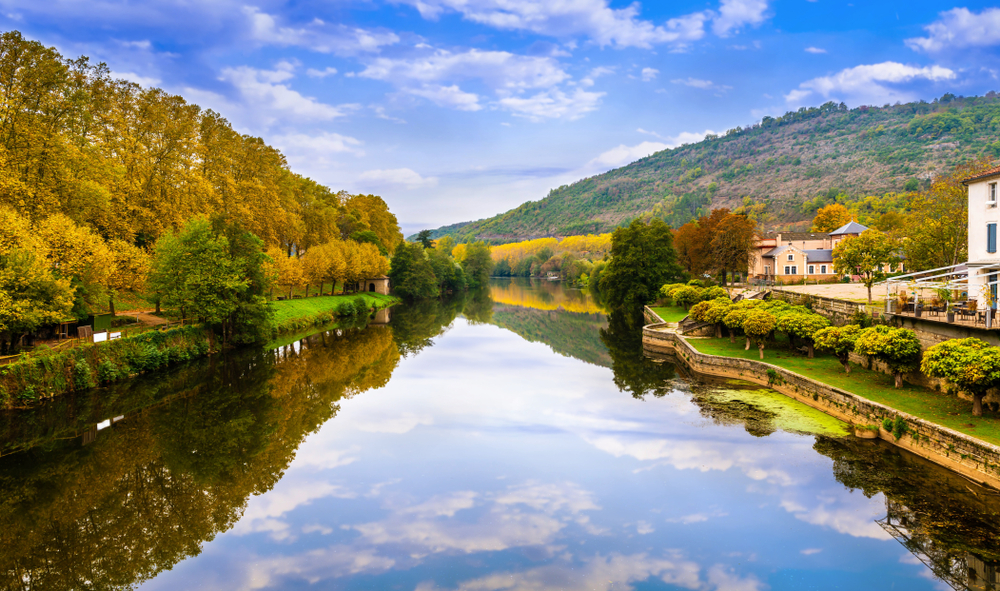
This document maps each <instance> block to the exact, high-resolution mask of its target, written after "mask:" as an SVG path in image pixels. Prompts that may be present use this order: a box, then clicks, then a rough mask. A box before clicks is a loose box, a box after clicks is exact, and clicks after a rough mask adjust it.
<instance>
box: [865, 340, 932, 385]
mask: <svg viewBox="0 0 1000 591" xmlns="http://www.w3.org/2000/svg"><path fill="white" fill-rule="evenodd" d="M854 352H855V353H857V354H858V355H865V356H867V357H868V358H869V359H870V358H873V357H874V358H875V359H878V360H880V361H883V362H884V363H885V364H886V365H887V366H889V370H890V371H892V375H893V377H894V378H895V380H896V387H897V388H902V387H903V374H904V373H906V372H908V371H913V370H915V369H917V368H918V367H919V366H920V341H919V340H918V339H917V335H916V333H914V332H913V331H912V330H909V329H906V328H893V327H890V326H873V327H871V328H866V329H864V330H862V331H861V334H859V335H858V339H857V341H856V342H855V344H854Z"/></svg>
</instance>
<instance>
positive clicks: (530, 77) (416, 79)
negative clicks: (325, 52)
mask: <svg viewBox="0 0 1000 591" xmlns="http://www.w3.org/2000/svg"><path fill="white" fill-rule="evenodd" d="M358 75H359V76H361V77H363V78H371V79H374V80H383V81H388V82H393V83H396V84H404V85H405V84H410V83H419V84H428V83H440V82H442V81H453V80H456V79H466V80H468V79H480V80H482V81H483V82H485V83H486V84H488V85H490V86H491V87H492V88H494V89H508V90H517V89H531V88H549V87H551V86H554V85H556V84H559V83H561V82H563V81H565V80H567V79H568V78H569V74H567V73H566V72H565V71H563V69H562V67H561V66H560V65H559V62H557V61H556V60H555V59H553V58H551V57H539V56H525V55H516V54H513V53H509V52H506V51H480V50H478V49H470V50H468V51H464V52H451V51H446V50H438V51H435V52H434V53H433V54H431V55H427V56H421V57H413V58H384V57H382V58H376V59H374V60H371V61H369V62H367V67H366V68H365V69H364V70H363V71H362V72H361V73H359V74H358Z"/></svg>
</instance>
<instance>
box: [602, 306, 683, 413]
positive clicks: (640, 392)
mask: <svg viewBox="0 0 1000 591" xmlns="http://www.w3.org/2000/svg"><path fill="white" fill-rule="evenodd" d="M641 327H642V323H641V320H640V319H636V318H629V317H625V316H624V315H622V314H618V313H613V314H611V315H610V316H608V327H607V328H602V329H601V341H602V342H603V343H604V345H605V346H606V347H607V348H608V353H609V354H610V355H611V370H612V371H613V372H614V374H615V377H614V380H615V385H616V386H618V389H619V390H621V391H622V392H629V393H630V394H632V396H634V397H635V398H642V397H643V396H645V395H646V394H653V395H654V396H663V395H664V394H666V393H667V392H669V391H670V389H671V388H670V385H669V384H668V380H671V379H673V377H674V366H673V365H672V364H669V363H657V362H655V361H653V360H652V359H650V358H648V357H646V356H645V355H644V354H643V351H642V329H641Z"/></svg>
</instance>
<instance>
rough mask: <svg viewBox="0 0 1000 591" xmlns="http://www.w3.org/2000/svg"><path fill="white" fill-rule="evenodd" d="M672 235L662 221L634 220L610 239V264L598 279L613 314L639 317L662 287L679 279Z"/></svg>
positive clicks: (678, 266) (679, 274)
mask: <svg viewBox="0 0 1000 591" xmlns="http://www.w3.org/2000/svg"><path fill="white" fill-rule="evenodd" d="M682 274H683V270H682V269H681V267H680V265H678V264H677V253H676V252H675V251H674V247H673V233H672V232H671V230H670V227H669V226H667V225H666V224H665V223H664V222H663V221H662V220H660V219H658V218H654V219H653V220H651V221H650V223H649V224H648V225H647V224H644V223H642V221H640V220H635V221H633V222H632V223H631V224H629V225H628V226H626V227H623V228H618V229H617V230H615V231H614V234H612V236H611V261H610V262H609V263H608V264H607V267H605V269H604V271H603V273H601V276H600V282H601V285H600V291H601V294H602V296H603V297H604V299H605V301H606V302H607V304H608V306H609V308H610V309H612V310H619V311H622V312H627V313H628V314H632V315H635V314H638V312H639V311H640V310H641V308H642V306H644V305H645V304H647V303H649V302H651V301H653V300H654V299H655V298H656V294H657V293H658V292H659V288H660V286H661V285H663V284H664V283H667V282H668V281H670V280H672V279H674V278H677V277H680V276H681V275H682Z"/></svg>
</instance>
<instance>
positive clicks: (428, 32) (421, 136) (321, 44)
mask: <svg viewBox="0 0 1000 591" xmlns="http://www.w3.org/2000/svg"><path fill="white" fill-rule="evenodd" d="M0 26H2V28H3V29H4V30H14V29H16V30H19V31H21V32H22V33H23V34H24V35H25V36H27V37H29V38H31V39H35V40H38V41H40V42H42V43H44V44H45V45H49V46H54V47H56V48H57V49H58V50H59V51H60V52H61V53H62V54H63V55H64V56H66V57H77V56H80V55H86V56H88V57H90V58H91V60H92V61H95V62H99V61H101V62H105V63H107V64H108V66H109V67H110V68H111V70H112V72H114V73H115V74H116V75H117V76H118V77H122V78H127V79H129V80H132V81H134V82H136V83H139V84H142V85H146V86H157V87H160V88H163V89H165V90H167V91H169V92H172V93H176V94H180V95H182V96H184V97H185V98H186V99H187V100H188V101H190V102H192V103H195V104H198V105H200V106H201V107H203V108H211V109H214V110H215V111H218V112H219V113H221V114H222V115H223V116H225V117H226V118H227V119H229V121H230V122H231V123H232V124H233V126H234V127H235V128H236V129H237V130H239V131H240V132H242V133H247V134H251V135H254V136H259V137H262V138H263V139H264V140H265V141H266V142H268V143H269V144H271V145H273V146H276V147H278V148H279V149H281V150H282V152H283V153H284V154H285V155H286V157H287V158H288V161H289V165H290V166H291V168H292V170H294V171H295V172H298V173H301V174H304V175H306V176H309V177H311V178H313V179H315V180H316V181H318V182H321V183H323V184H325V185H327V186H329V187H330V188H332V189H333V190H335V191H338V190H341V189H344V190H347V191H350V192H352V193H375V194H378V195H381V196H382V197H383V198H384V199H385V200H386V202H387V203H388V204H389V207H390V209H391V210H392V211H393V212H394V213H396V215H397V217H398V218H399V221H400V224H401V226H402V227H403V230H404V232H406V233H407V234H408V235H409V234H410V233H412V232H415V231H417V230H420V229H423V228H434V227H438V226H440V225H445V224H451V223H456V222H461V221H468V220H473V219H480V218H484V217H489V216H492V215H495V214H497V213H501V212H503V211H506V210H508V209H510V208H513V207H516V206H517V205H519V204H521V203H523V202H525V201H537V200H539V199H541V198H543V197H545V196H546V194H548V192H549V191H550V190H551V189H554V188H557V187H559V186H561V185H564V184H570V183H572V182H574V181H576V180H579V179H581V178H586V177H588V176H592V175H594V174H599V173H601V172H604V171H607V170H610V169H612V168H617V167H619V166H622V165H625V164H628V163H630V162H633V161H635V160H637V159H638V158H641V157H643V156H646V155H648V154H651V153H653V152H656V151H659V150H663V149H666V148H671V147H676V146H679V145H681V144H684V143H690V142H695V141H698V140H699V139H701V138H702V137H704V135H705V134H706V133H713V132H716V133H718V132H725V131H726V130H727V129H730V128H733V127H736V126H737V125H748V124H751V123H754V122H756V121H759V120H760V119H761V118H762V117H764V116H766V115H772V116H774V115H781V114H783V113H785V112H787V111H789V110H795V109H798V108H799V107H802V106H818V105H820V104H822V103H824V102H826V101H829V100H833V101H837V102H840V101H843V102H846V103H847V104H848V106H850V107H856V106H858V105H863V104H868V105H871V104H876V105H882V104H886V103H895V102H896V101H903V102H906V101H910V100H918V99H924V100H928V101H930V100H933V99H934V98H935V97H939V96H941V95H942V94H944V93H946V92H952V93H955V94H961V95H966V96H968V95H978V94H983V93H985V92H988V91H990V90H998V89H1000V81H998V80H997V76H998V72H1000V55H998V49H1000V34H998V32H1000V8H998V7H996V6H993V5H989V4H983V3H976V2H971V3H962V4H955V3H953V2H923V1H920V0H914V1H911V2H907V3H900V2H892V3H890V2H862V1H859V0H855V2H853V3H848V2H843V1H840V0H777V1H775V0H709V1H708V2H697V1H689V0H680V1H675V2H645V3H639V2H634V3H629V2H619V1H609V0H547V1H545V2H532V1H528V0H390V1H387V2H381V1H365V0H326V1H318V0H299V1H291V2H280V1H277V0H174V1H166V0H141V1H140V0H89V1H85V0H43V1H41V2H39V1H38V0H30V1H29V0H0Z"/></svg>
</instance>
